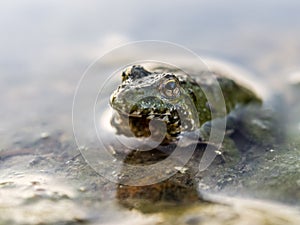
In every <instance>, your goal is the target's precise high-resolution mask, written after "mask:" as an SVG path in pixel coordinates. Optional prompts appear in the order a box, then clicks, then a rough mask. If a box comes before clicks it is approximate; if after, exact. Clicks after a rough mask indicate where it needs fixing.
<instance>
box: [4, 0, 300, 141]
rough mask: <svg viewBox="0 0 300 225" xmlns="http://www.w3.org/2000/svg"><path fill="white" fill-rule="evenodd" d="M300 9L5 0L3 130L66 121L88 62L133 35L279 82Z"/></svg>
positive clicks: (290, 55)
mask: <svg viewBox="0 0 300 225" xmlns="http://www.w3.org/2000/svg"><path fill="white" fill-rule="evenodd" d="M299 9H300V2H299V1H297V0H289V1H269V0H267V1H258V0H254V1H251V2H250V1H247V2H245V1H243V2H242V1H235V0H229V1H226V2H224V1H221V0H215V1H180V0H176V1H156V0H152V1H143V2H140V1H137V0H133V1H129V2H125V1H115V0H112V1H93V0H88V1H78V0H76V1H63V2H62V1H37V0H27V1H16V0H12V1H1V2H0V27H1V35H0V49H1V50H0V74H1V80H0V88H1V93H2V94H1V96H0V103H1V108H2V110H0V121H1V123H0V124H1V126H0V137H1V139H2V140H3V142H7V141H8V142H10V140H11V138H9V139H7V138H8V136H7V135H8V134H10V133H12V132H13V133H14V132H17V131H20V130H22V129H25V130H26V129H27V128H26V124H27V125H28V124H29V123H30V124H31V126H35V129H37V131H38V130H39V129H41V130H44V129H50V130H51V129H52V128H53V123H55V124H57V125H58V124H59V125H60V126H62V125H61V122H62V121H65V123H64V124H65V125H66V126H68V124H70V120H68V118H69V117H70V113H71V104H72V97H73V93H74V90H75V87H76V84H77V82H78V80H79V79H80V77H81V75H82V74H83V72H84V70H85V69H86V68H87V66H88V65H89V64H90V63H91V62H92V61H93V60H95V59H96V58H98V57H99V56H101V55H103V54H105V52H107V51H109V50H111V49H112V48H114V47H117V46H119V45H121V44H124V43H127V42H130V41H140V40H149V39H150V40H164V41H170V42H174V43H177V44H180V45H183V46H185V47H187V48H189V49H191V50H193V51H195V52H196V53H198V54H199V55H200V56H201V55H211V56H213V57H219V58H224V59H226V60H229V61H231V62H233V63H236V64H238V65H240V66H242V67H245V68H248V69H250V70H252V71H254V72H255V73H257V74H259V75H261V76H268V77H270V80H271V81H272V82H274V80H275V82H274V83H276V81H277V83H278V81H279V80H281V79H286V77H287V75H289V74H290V73H297V71H298V69H299V54H300V53H299V52H300V43H299V33H300V13H299ZM271 81H270V82H271ZM279 83H281V82H279ZM47 126H48V127H47ZM44 127H45V128H44ZM37 133H38V132H37ZM23 135H24V133H23ZM14 137H16V133H15V134H14ZM2 145H5V143H2Z"/></svg>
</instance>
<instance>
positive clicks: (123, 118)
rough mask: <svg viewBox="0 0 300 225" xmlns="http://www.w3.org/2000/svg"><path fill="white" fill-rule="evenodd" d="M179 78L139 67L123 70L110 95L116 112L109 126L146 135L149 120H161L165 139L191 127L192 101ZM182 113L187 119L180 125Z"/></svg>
mask: <svg viewBox="0 0 300 225" xmlns="http://www.w3.org/2000/svg"><path fill="white" fill-rule="evenodd" d="M180 80H181V79H180V77H178V76H177V75H175V74H172V73H158V72H153V73H151V72H149V71H147V70H145V69H144V68H143V67H141V66H132V67H130V68H128V69H126V70H125V71H124V72H123V73H122V83H121V85H120V86H119V87H118V88H117V90H116V91H115V92H114V93H113V94H112V95H111V98H110V105H111V107H112V108H113V109H114V111H115V112H116V114H115V116H114V117H113V119H112V125H113V126H114V127H115V128H117V131H118V132H119V133H122V134H125V135H126V134H128V133H132V134H134V136H136V137H148V136H150V130H149V122H150V121H151V120H153V119H154V120H158V121H162V122H163V123H164V124H165V125H166V127H167V134H166V138H167V139H168V138H171V137H176V136H177V135H178V134H179V133H180V132H181V131H182V130H186V129H190V128H192V127H193V126H194V124H195V121H194V120H193V119H192V117H193V115H191V114H192V110H191V109H190V107H191V105H192V104H193V102H192V101H191V96H190V95H189V93H187V92H186V90H185V89H184V88H183V86H182V84H181V81H180ZM183 115H184V117H185V119H186V118H188V119H187V120H186V121H188V122H185V123H184V127H182V126H181V125H182V124H183V123H182V122H183V120H182V117H183ZM128 128H129V129H128ZM157 129H160V128H159V126H158V128H157ZM129 131H130V132H129Z"/></svg>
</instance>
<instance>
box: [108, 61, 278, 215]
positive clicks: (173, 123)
mask: <svg viewBox="0 0 300 225" xmlns="http://www.w3.org/2000/svg"><path fill="white" fill-rule="evenodd" d="M185 71H186V70H185ZM209 75H210V76H213V77H214V79H215V80H216V81H217V82H216V83H213V82H210V81H209V80H207V78H205V77H202V76H201V72H199V73H196V74H195V72H190V73H187V72H183V71H182V70H179V69H176V68H175V69H174V68H169V67H165V66H157V67H155V66H154V67H152V68H151V70H149V69H145V68H144V66H143V65H132V66H130V67H128V68H126V69H125V70H124V71H123V72H122V73H121V79H122V82H121V84H120V85H119V86H118V87H117V88H116V90H115V91H114V92H113V93H112V94H111V97H110V102H109V103H110V106H111V108H112V109H113V114H112V117H111V125H112V127H114V128H115V132H116V134H117V135H124V136H126V137H134V138H137V139H144V138H148V137H151V138H154V139H155V138H157V137H156V136H155V134H156V133H157V136H158V137H160V138H161V139H160V140H162V142H161V145H162V146H171V147H170V149H173V148H174V146H176V144H178V140H179V139H180V138H182V136H183V135H184V134H186V133H188V134H190V132H195V131H200V132H199V134H200V135H199V136H198V138H197V149H196V153H195V154H194V155H193V157H192V159H191V160H190V161H189V162H188V163H187V164H186V165H185V168H184V170H183V171H182V170H181V171H178V173H176V174H175V175H173V176H172V177H170V178H168V179H166V180H164V181H161V182H159V183H156V184H151V185H147V186H127V185H123V184H121V183H120V184H118V187H117V198H118V199H119V201H120V202H121V204H122V205H125V206H126V207H128V206H129V207H131V208H132V207H133V208H135V206H136V205H143V206H142V207H139V209H142V210H143V209H144V208H149V207H147V206H149V205H152V204H153V203H162V202H167V204H169V203H170V202H175V203H176V204H177V203H178V202H181V203H183V202H185V203H191V202H197V201H199V200H201V201H203V198H201V196H199V192H198V178H196V174H197V173H198V172H199V171H198V167H197V165H198V163H199V158H201V157H202V155H203V150H205V146H207V145H210V144H213V143H209V136H210V129H211V126H212V122H213V121H215V122H216V123H218V120H222V119H224V117H225V119H226V120H227V124H226V131H225V137H224V139H223V142H222V145H221V148H220V149H218V148H216V152H218V156H217V157H216V159H215V161H216V162H214V163H213V166H212V167H214V165H215V164H225V165H226V167H232V168H233V167H234V166H235V165H237V164H238V163H239V162H240V160H241V159H242V158H243V157H242V156H243V154H244V151H246V150H247V149H248V146H249V145H247V144H245V143H248V144H249V143H250V144H251V145H253V143H256V144H258V145H261V144H264V143H265V141H264V140H266V139H267V137H273V135H272V132H271V130H274V129H273V128H274V127H272V126H270V124H273V123H272V121H273V117H272V116H270V114H269V113H268V112H267V113H265V112H264V110H263V99H262V97H260V96H259V95H258V94H257V93H256V92H255V91H253V90H252V89H251V88H249V87H247V86H246V85H242V84H240V83H239V82H237V81H236V80H234V79H232V78H229V77H228V76H225V75H224V74H222V73H221V72H220V71H210V73H209ZM212 85H218V86H219V87H220V89H221V92H222V95H223V97H224V102H225V114H224V112H218V111H216V110H217V109H218V108H214V107H213V106H212V105H211V103H210V102H209V100H208V98H207V96H206V93H205V91H204V88H206V89H209V88H211V89H210V90H214V89H213V87H211V86H212ZM203 87H204V88H203ZM191 109H193V110H191ZM213 110H214V111H213ZM185 112H192V113H185ZM261 112H263V113H261ZM193 113H196V116H195V115H191V114H193ZM212 114H214V115H216V117H214V118H213V117H212ZM182 115H184V116H182ZM249 118H250V121H249ZM195 119H196V120H197V121H195ZM153 120H157V121H160V122H161V123H162V124H164V125H165V130H164V132H160V131H161V130H162V127H161V126H160V125H161V124H158V125H157V126H156V128H155V127H154V128H153V127H152V128H151V121H153ZM153 133H154V134H153ZM268 133H270V135H268ZM161 136H163V137H161ZM263 137H265V138H263ZM270 139H271V140H270V141H267V144H269V143H271V142H273V140H274V138H273V139H272V138H270ZM241 140H242V144H241ZM161 145H160V146H161ZM172 146H173V147H172ZM160 150H161V148H159V147H157V148H155V149H153V150H151V151H139V149H136V150H133V151H132V152H131V153H129V154H128V155H127V156H126V157H125V158H124V163H129V164H134V165H136V164H147V163H153V162H157V161H160V160H164V159H165V158H166V157H168V155H169V154H170V152H164V153H166V154H161V152H160ZM198 150H199V151H198ZM199 152H200V153H199ZM212 167H209V170H211V171H212V172H210V173H212V174H213V173H214V172H213V168H212ZM222 170H224V167H222V168H218V170H216V171H222ZM218 173H219V172H218ZM133 176H134V171H133ZM129 179H130V177H129ZM145 179H147V178H145ZM145 183H147V182H145ZM141 200H142V202H143V203H141ZM136 201H138V203H137V202H136ZM145 201H146V202H147V203H146V204H145ZM150 208H151V209H153V207H150Z"/></svg>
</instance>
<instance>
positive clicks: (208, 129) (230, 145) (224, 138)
mask: <svg viewBox="0 0 300 225" xmlns="http://www.w3.org/2000/svg"><path fill="white" fill-rule="evenodd" d="M224 120H225V118H217V119H214V120H212V121H208V122H206V123H204V124H203V125H202V126H201V127H200V129H199V131H200V139H199V140H200V142H202V143H207V144H209V145H214V146H215V153H216V156H217V157H218V158H221V159H222V161H223V162H224V163H226V164H236V163H238V161H239V160H240V151H239V149H238V148H237V146H236V143H235V142H234V140H233V139H232V138H231V135H232V133H233V132H234V127H233V123H232V121H227V125H226V126H224V124H226V121H225V123H224ZM212 129H214V132H213V135H214V136H218V137H217V138H211V137H210V136H211V134H212ZM214 140H217V141H218V143H214V142H213V141H214Z"/></svg>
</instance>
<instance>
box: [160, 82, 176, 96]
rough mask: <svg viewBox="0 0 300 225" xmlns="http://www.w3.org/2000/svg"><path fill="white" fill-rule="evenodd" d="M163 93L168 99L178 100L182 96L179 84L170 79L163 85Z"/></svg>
mask: <svg viewBox="0 0 300 225" xmlns="http://www.w3.org/2000/svg"><path fill="white" fill-rule="evenodd" d="M161 92H162V94H163V95H164V96H165V97H166V98H176V97H178V96H179V95H180V89H179V84H178V82H177V81H176V80H174V79H168V80H166V81H164V82H163V83H162V86H161Z"/></svg>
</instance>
